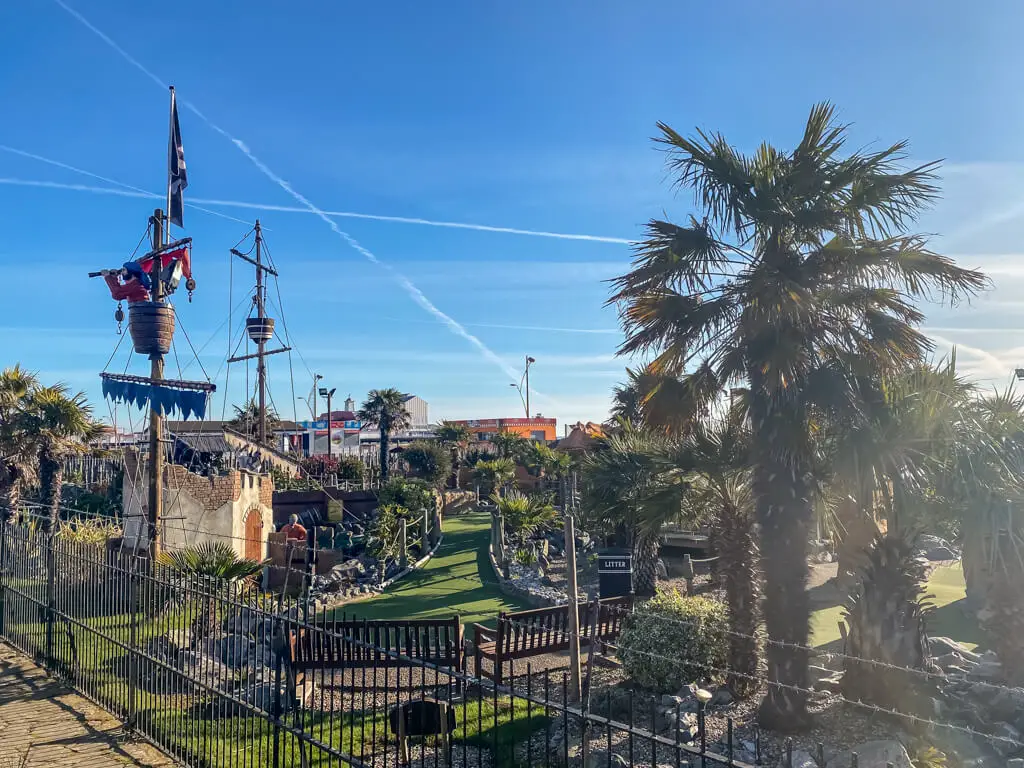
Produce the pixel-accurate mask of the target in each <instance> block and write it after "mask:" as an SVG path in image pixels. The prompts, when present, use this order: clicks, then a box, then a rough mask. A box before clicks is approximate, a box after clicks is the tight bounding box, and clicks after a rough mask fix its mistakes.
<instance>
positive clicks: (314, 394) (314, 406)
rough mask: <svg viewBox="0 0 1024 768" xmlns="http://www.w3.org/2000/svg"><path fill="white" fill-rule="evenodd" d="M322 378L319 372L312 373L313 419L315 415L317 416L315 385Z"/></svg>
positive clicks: (314, 419)
mask: <svg viewBox="0 0 1024 768" xmlns="http://www.w3.org/2000/svg"><path fill="white" fill-rule="evenodd" d="M322 378H323V376H321V375H320V374H319V373H314V374H313V421H316V417H317V413H316V385H317V382H319V381H320V379H322Z"/></svg>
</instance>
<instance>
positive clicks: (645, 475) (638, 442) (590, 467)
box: [582, 422, 685, 596]
mask: <svg viewBox="0 0 1024 768" xmlns="http://www.w3.org/2000/svg"><path fill="white" fill-rule="evenodd" d="M666 451H667V445H666V442H665V439H664V438H663V437H662V436H660V435H657V434H654V433H652V432H650V431H648V430H646V429H644V428H642V427H636V426H634V425H633V424H630V423H629V422H622V429H621V431H619V432H617V433H615V434H612V435H609V436H608V438H606V440H605V441H604V445H603V446H602V448H601V449H600V450H597V451H594V452H593V453H591V454H589V455H587V456H586V457H585V458H584V459H583V486H584V493H583V494H582V506H583V512H584V517H585V520H586V527H587V529H588V530H602V529H603V530H604V531H605V532H606V533H609V534H611V537H612V538H614V539H617V540H618V541H619V542H621V543H623V544H627V545H628V546H629V547H630V549H631V550H632V553H633V588H634V591H635V592H636V594H638V595H642V596H649V595H653V594H654V587H655V581H656V574H657V564H658V548H659V536H660V533H661V528H662V526H664V525H665V523H668V522H671V521H673V520H677V519H678V518H679V517H680V515H681V513H682V506H681V505H682V493H683V492H684V491H685V487H682V488H677V489H676V493H675V494H673V493H670V492H668V491H667V490H665V489H664V488H661V490H662V492H661V493H658V494H652V493H651V490H652V488H653V487H654V486H655V484H656V483H659V482H663V481H662V480H661V479H660V478H659V475H660V474H661V473H662V472H664V471H665V470H666V468H669V464H668V463H667V461H666V458H665V454H666Z"/></svg>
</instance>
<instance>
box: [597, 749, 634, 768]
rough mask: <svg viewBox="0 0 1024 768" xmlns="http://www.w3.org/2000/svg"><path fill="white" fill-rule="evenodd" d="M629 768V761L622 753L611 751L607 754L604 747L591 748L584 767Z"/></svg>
mask: <svg viewBox="0 0 1024 768" xmlns="http://www.w3.org/2000/svg"><path fill="white" fill-rule="evenodd" d="M620 767H621V768H629V761H628V760H626V758H624V757H623V756H622V755H619V754H616V753H615V752H612V753H611V754H610V755H609V754H608V750H605V749H592V750H591V751H590V755H589V759H588V760H587V767H586V768H620Z"/></svg>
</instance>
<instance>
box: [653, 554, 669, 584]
mask: <svg viewBox="0 0 1024 768" xmlns="http://www.w3.org/2000/svg"><path fill="white" fill-rule="evenodd" d="M654 575H655V577H656V578H657V579H658V581H668V568H667V567H666V566H665V561H664V560H662V559H661V558H658V562H657V563H655V565H654Z"/></svg>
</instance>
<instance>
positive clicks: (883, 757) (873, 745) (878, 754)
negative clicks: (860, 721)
mask: <svg viewBox="0 0 1024 768" xmlns="http://www.w3.org/2000/svg"><path fill="white" fill-rule="evenodd" d="M853 753H856V755H857V768H886V766H888V765H889V764H890V763H891V764H892V766H893V768H914V765H913V763H911V762H910V755H908V754H907V750H906V748H905V747H904V746H903V745H902V744H900V743H899V742H898V741H892V740H884V741H866V742H864V743H863V744H858V745H857V746H856V747H854V748H853V749H851V750H850V751H849V752H840V753H839V754H838V755H836V756H835V757H833V758H832V759H831V760H829V761H828V768H848V766H850V765H852V764H853V763H852V754H853Z"/></svg>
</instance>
